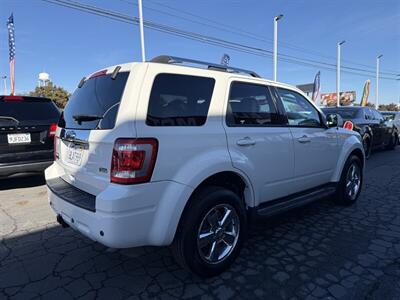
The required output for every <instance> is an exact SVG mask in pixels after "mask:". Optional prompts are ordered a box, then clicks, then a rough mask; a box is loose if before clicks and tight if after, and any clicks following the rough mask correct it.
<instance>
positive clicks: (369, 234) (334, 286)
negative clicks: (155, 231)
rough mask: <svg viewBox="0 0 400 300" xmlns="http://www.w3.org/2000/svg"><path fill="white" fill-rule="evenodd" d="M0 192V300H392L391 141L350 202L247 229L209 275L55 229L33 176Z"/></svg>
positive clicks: (396, 252) (394, 201) (396, 264)
mask: <svg viewBox="0 0 400 300" xmlns="http://www.w3.org/2000/svg"><path fill="white" fill-rule="evenodd" d="M0 188H1V191H0V224H1V227H0V235H1V244H0V298H6V299H7V297H10V298H12V299H30V298H35V297H37V298H40V296H42V297H43V298H47V299H58V300H60V299H71V298H79V297H82V298H83V299H93V298H95V297H98V298H100V299H110V298H112V299H113V300H116V299H122V298H129V297H132V299H136V298H138V299H139V298H144V299H146V298H162V299H168V298H191V297H198V298H202V299H210V298H217V299H227V298H247V299H252V298H260V299H264V298H266V297H268V298H269V299H277V298H282V299H292V298H293V297H297V298H301V299H314V298H318V299H320V298H328V297H331V299H332V297H334V298H343V299H350V298H353V299H364V298H368V299H399V297H400V148H399V147H398V148H397V149H396V150H395V151H381V152H378V153H375V154H373V155H372V157H371V159H370V160H368V161H367V168H366V177H365V184H364V189H363V192H362V195H361V197H360V199H359V201H358V202H357V204H355V205H354V206H352V207H340V206H336V205H334V204H333V203H332V202H330V201H329V200H325V201H321V202H318V203H314V204H311V205H309V206H307V207H305V208H301V209H297V210H295V211H292V212H289V213H286V214H284V215H281V216H279V217H276V218H274V219H273V220H268V221H264V222H262V223H258V224H256V225H254V226H253V227H252V228H251V230H250V231H249V238H248V241H247V244H246V246H245V248H244V249H243V251H242V253H241V255H240V257H239V259H238V260H237V263H235V264H234V265H233V267H232V268H231V269H230V270H229V271H228V272H225V273H223V274H222V275H221V276H219V277H216V278H212V279H207V280H202V279H199V278H196V277H193V276H192V275H190V274H189V273H187V272H186V271H184V270H182V269H181V268H180V267H179V266H177V265H176V263H175V262H174V260H173V258H172V257H171V254H170V251H169V249H168V248H155V247H143V248H136V249H125V250H114V249H107V248H106V247H104V246H102V245H100V244H97V243H94V242H92V241H90V240H88V239H87V238H85V237H83V236H81V235H80V234H78V233H76V232H74V231H72V230H71V229H63V228H61V226H59V225H58V224H57V223H56V222H55V216H54V214H53V212H52V211H51V209H50V207H49V206H48V204H47V199H46V189H45V186H44V181H43V179H42V178H41V177H29V178H18V179H7V180H2V181H1V182H0ZM127 234H129V228H127ZM293 299H294V298H293Z"/></svg>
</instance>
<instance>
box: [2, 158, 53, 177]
mask: <svg viewBox="0 0 400 300" xmlns="http://www.w3.org/2000/svg"><path fill="white" fill-rule="evenodd" d="M52 163H53V161H52V160H48V161H40V162H30V163H18V164H10V165H0V177H7V176H11V175H14V174H18V173H40V172H43V171H44V170H45V169H46V168H47V167H49V166H50V165H51V164H52Z"/></svg>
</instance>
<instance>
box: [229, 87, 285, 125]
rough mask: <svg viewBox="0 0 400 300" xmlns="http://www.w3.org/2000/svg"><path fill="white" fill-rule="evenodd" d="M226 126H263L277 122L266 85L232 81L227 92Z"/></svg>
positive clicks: (277, 117)
mask: <svg viewBox="0 0 400 300" xmlns="http://www.w3.org/2000/svg"><path fill="white" fill-rule="evenodd" d="M226 122H227V124H228V126H246V125H250V126H265V125H269V124H276V123H278V122H279V115H278V114H277V111H276V108H275V105H274V102H273V101H272V98H271V95H270V93H269V90H268V88H267V87H266V86H263V85H256V84H250V83H244V82H233V83H232V85H231V90H230V93H229V100H228V113H227V120H226Z"/></svg>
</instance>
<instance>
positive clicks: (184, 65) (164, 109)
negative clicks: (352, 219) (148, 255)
mask: <svg viewBox="0 0 400 300" xmlns="http://www.w3.org/2000/svg"><path fill="white" fill-rule="evenodd" d="M188 65H190V66H188ZM194 65H196V66H197V67H194ZM201 66H203V67H204V66H205V68H201ZM327 118H328V119H329V122H327V121H326V119H325V116H324V115H323V114H322V113H321V111H320V110H319V109H318V108H317V107H315V106H314V104H312V103H311V102H310V101H309V100H307V99H306V97H305V96H304V95H303V94H302V92H301V91H299V90H298V89H296V88H293V87H291V86H288V85H285V84H281V83H277V82H271V81H268V80H264V79H261V78H259V76H258V75H257V74H256V73H254V72H251V71H246V70H242V69H236V68H231V67H226V66H220V65H213V64H207V63H204V62H199V61H194V60H185V59H181V58H176V57H169V56H160V57H157V58H155V59H153V60H152V61H151V62H146V63H131V64H123V65H120V66H113V67H110V68H107V69H104V70H102V71H99V72H96V73H94V74H91V75H89V76H88V77H87V78H83V79H82V80H81V82H80V84H79V86H78V88H77V89H76V91H75V92H74V94H73V95H72V97H71V99H70V101H69V102H68V105H67V107H66V108H65V110H64V112H63V116H62V117H61V119H60V122H59V124H58V129H57V131H56V137H55V140H54V142H55V153H54V155H55V162H54V164H53V165H52V166H51V167H49V168H48V169H47V170H46V181H47V186H48V193H49V200H50V205H51V207H52V208H53V209H54V211H55V212H56V214H57V219H58V221H59V222H60V223H61V224H63V225H64V226H68V225H69V226H71V227H72V228H73V229H75V230H78V231H79V232H81V233H82V234H84V235H86V236H87V237H89V238H91V239H92V240H95V241H98V242H100V243H102V244H104V245H106V246H109V247H115V248H125V247H136V246H143V245H156V246H162V245H171V244H172V245H173V249H174V253H175V256H176V258H177V260H178V261H179V262H180V263H181V264H182V265H183V266H185V267H186V268H188V269H189V270H191V271H192V272H194V273H196V274H198V275H200V276H213V275H216V274H218V273H220V272H222V271H223V270H225V269H226V268H227V267H228V266H229V265H230V264H231V263H232V262H233V261H234V259H235V258H236V257H237V255H238V254H239V251H240V249H241V247H242V245H243V242H244V240H245V236H246V224H247V223H248V221H249V219H250V218H251V217H256V216H270V215H273V214H276V213H279V212H282V211H285V210H287V209H290V208H293V207H297V206H300V205H303V204H306V203H309V202H311V201H313V200H316V199H319V198H322V197H325V196H329V195H333V196H334V199H335V200H336V201H338V202H340V203H343V204H352V203H354V202H355V201H356V199H357V198H358V196H359V193H360V190H361V185H362V178H363V167H364V152H363V146H362V143H361V142H360V138H359V136H358V134H357V133H355V132H354V131H349V130H346V129H342V128H340V127H341V126H338V125H340V124H336V123H337V122H336V120H337V118H335V115H331V116H328V117H327Z"/></svg>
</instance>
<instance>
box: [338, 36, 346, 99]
mask: <svg viewBox="0 0 400 300" xmlns="http://www.w3.org/2000/svg"><path fill="white" fill-rule="evenodd" d="M345 42H346V41H341V42H339V43H337V65H336V106H340V48H341V46H342V45H343V44H344V43H345Z"/></svg>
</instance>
